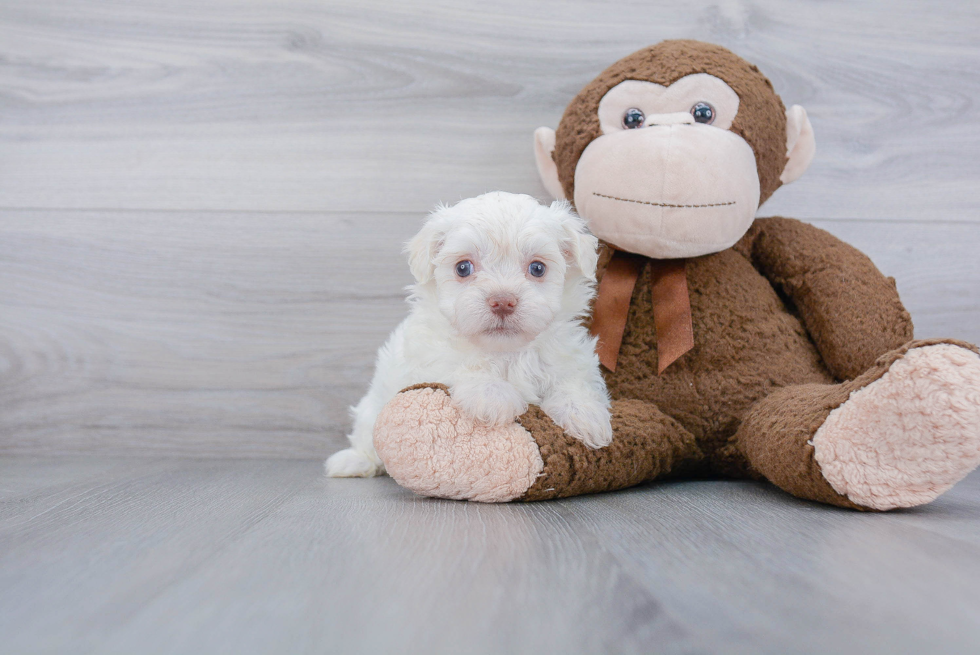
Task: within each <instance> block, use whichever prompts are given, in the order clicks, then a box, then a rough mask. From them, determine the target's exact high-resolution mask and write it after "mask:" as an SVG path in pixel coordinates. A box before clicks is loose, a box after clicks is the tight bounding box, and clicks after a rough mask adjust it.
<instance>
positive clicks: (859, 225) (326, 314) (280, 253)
mask: <svg viewBox="0 0 980 655" xmlns="http://www.w3.org/2000/svg"><path fill="white" fill-rule="evenodd" d="M978 30H980V3H978V2H976V0H959V1H948V2H935V3H925V2H917V1H909V0H898V1H881V2H865V1H861V2H856V1H853V0H836V1H825V2H800V1H799V0H760V1H754V2H741V1H738V0H723V1H720V2H704V3H692V2H689V1H684V2H679V1H678V2H655V3H654V2H633V1H630V0H620V1H616V2H587V1H584V0H570V1H569V0H546V1H542V2H517V1H511V0H506V1H503V2H494V3H487V2H437V1H435V0H424V1H418V2H416V1H412V2H378V1H374V0H368V1H364V0H360V1H355V0H349V1H348V2H339V1H334V0H306V1H304V0H275V1H274V0H265V1H260V0H194V1H193V2H191V1H189V0H186V1H185V0H180V1H172V2H166V3H161V2H151V1H150V0H116V1H112V0H98V1H92V0H86V1H81V0H3V1H2V2H0V454H26V453H33V454H44V453H69V452H80V451H96V452H102V453H114V454H133V453H159V454H179V455H223V456H263V455H274V456H283V457H310V456H315V457H321V456H324V455H326V454H328V453H329V452H330V451H332V450H333V449H334V448H336V447H338V446H339V445H340V444H341V440H342V435H343V434H344V432H345V430H346V429H347V427H348V419H347V415H346V406H347V405H349V404H350V403H352V402H354V401H356V400H357V398H358V397H359V395H360V394H361V393H362V392H363V391H364V388H365V386H366V384H367V380H368V377H369V375H370V372H371V367H372V363H373V361H372V360H373V356H374V351H375V349H376V348H377V347H378V345H380V343H381V342H382V340H383V339H384V337H385V335H386V334H387V333H388V331H389V330H390V329H391V328H392V327H393V326H394V325H395V324H396V323H397V322H398V320H399V319H400V317H401V316H402V315H403V312H404V307H403V304H402V300H401V299H402V296H403V293H402V288H403V287H404V285H405V284H407V283H408V282H409V281H410V276H409V274H408V271H407V267H406V266H405V264H404V262H403V260H402V257H401V255H400V254H399V250H400V246H401V243H402V242H403V241H404V240H405V239H406V238H408V237H409V236H410V235H411V234H412V233H413V232H414V231H415V229H416V228H417V226H418V225H419V223H420V221H421V220H422V218H423V217H424V215H425V213H426V212H427V211H428V210H430V209H431V208H432V207H433V206H434V205H435V204H436V203H437V202H439V201H445V202H452V201H455V200H457V199H460V198H463V197H467V196H471V195H475V194H477V193H481V192H483V191H488V190H493V189H503V190H508V191H516V192H526V193H531V194H534V195H537V196H539V197H541V198H544V197H545V192H544V189H543V188H542V187H541V185H540V183H539V182H538V180H537V176H536V173H535V169H534V160H533V155H532V150H531V134H532V132H533V130H534V128H536V127H538V126H539V125H550V126H556V125H557V122H558V120H559V118H560V116H561V113H562V110H563V109H564V106H565V104H566V103H567V102H568V101H569V100H570V99H571V98H572V96H573V95H574V94H575V92H576V91H577V90H578V89H579V88H580V87H581V86H582V85H583V84H585V83H586V82H588V81H589V80H590V79H591V78H592V77H593V76H594V75H595V74H596V73H598V72H599V71H600V70H601V69H603V68H604V67H605V66H606V65H608V64H609V63H611V62H613V61H614V60H616V59H617V58H619V57H621V56H623V55H625V54H628V53H630V52H632V51H634V50H636V49H638V48H640V47H643V46H645V45H649V44H651V43H654V42H656V41H659V40H661V39H666V38H682V37H683V38H698V39H702V40H707V41H712V42H716V43H719V44H722V45H725V46H727V47H729V48H732V49H733V50H735V51H736V52H737V53H739V54H741V55H742V56H744V57H745V58H747V59H749V60H750V61H752V62H754V63H756V64H758V65H759V66H760V67H761V69H762V70H763V72H765V73H766V74H767V75H768V76H769V77H770V78H771V79H772V81H773V83H774V85H775V86H776V89H777V90H778V91H779V93H780V94H781V95H782V97H783V99H784V101H785V102H786V103H787V104H792V103H799V104H802V105H804V106H805V107H806V108H807V110H808V112H809V114H810V117H811V120H812V122H813V125H814V128H815V131H816V134H817V141H818V152H817V157H816V161H815V162H814V164H813V166H812V167H811V169H810V171H809V172H808V173H807V174H806V175H805V176H804V177H803V178H802V179H800V180H799V181H798V182H796V183H794V184H793V185H791V186H788V187H786V188H783V189H781V190H780V191H779V192H777V194H776V196H775V197H774V198H773V199H772V200H771V201H770V202H769V203H768V204H767V205H765V206H764V207H763V208H762V210H761V212H760V214H761V215H770V214H782V215H787V216H794V217H797V218H804V219H808V220H811V221H812V222H814V223H815V224H817V225H818V226H820V227H823V228H825V229H828V230H830V231H832V232H834V233H835V234H837V235H839V236H840V237H842V238H844V239H845V240H847V241H849V242H851V243H853V244H854V245H856V246H857V247H859V248H861V249H863V250H864V251H866V252H867V253H868V254H869V255H870V256H871V257H872V258H873V259H874V261H875V262H876V263H877V264H878V266H879V268H881V269H882V270H883V271H884V272H885V273H887V274H889V275H893V276H894V277H895V278H897V280H898V286H899V290H900V291H901V293H902V294H903V298H904V299H905V302H906V305H907V306H908V307H909V309H910V311H911V312H912V315H913V318H914V319H915V321H916V326H917V335H918V336H921V337H929V336H954V337H959V338H963V339H968V340H972V341H980V258H978V257H977V254H976V251H977V247H978V246H980V215H978V209H980V183H978V182H980V172H978V168H977V160H978V156H980V102H977V99H978V98H980V37H978V36H977V34H978Z"/></svg>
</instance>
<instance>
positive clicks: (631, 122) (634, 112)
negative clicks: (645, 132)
mask: <svg viewBox="0 0 980 655" xmlns="http://www.w3.org/2000/svg"><path fill="white" fill-rule="evenodd" d="M645 118H646V116H644V115H643V112H642V111H640V110H639V109H637V108H636V107H630V108H629V109H627V110H626V113H625V114H623V127H625V128H626V129H627V130H635V129H636V128H638V127H643V119H645Z"/></svg>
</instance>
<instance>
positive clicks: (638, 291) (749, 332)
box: [525, 218, 912, 507]
mask: <svg viewBox="0 0 980 655" xmlns="http://www.w3.org/2000/svg"><path fill="white" fill-rule="evenodd" d="M608 259H609V251H608V249H607V250H605V251H604V252H603V256H602V259H601V261H600V275H601V273H602V271H603V270H604V265H605V263H606V262H608ZM802 261H813V262H818V265H817V266H810V267H808V268H807V271H809V272H806V273H804V272H803V271H802V270H794V267H802V264H801V263H800V262H802ZM687 270H688V287H689V290H690V294H691V313H692V318H693V323H694V348H693V349H692V350H691V351H689V352H688V353H686V354H685V355H683V356H682V357H681V358H680V359H679V360H678V361H677V362H675V363H674V364H672V365H671V366H670V367H668V368H667V370H666V371H664V372H663V373H662V374H660V375H658V374H657V334H656V328H655V326H654V320H653V306H652V304H651V301H650V277H649V272H648V271H646V270H645V271H644V272H643V273H641V275H640V278H639V280H638V281H637V284H636V287H635V289H634V292H633V298H632V300H631V301H630V312H629V318H628V319H627V325H626V332H625V333H624V335H623V345H622V348H621V350H620V354H619V365H618V366H617V368H616V371H615V372H607V373H606V382H607V384H608V386H609V391H610V394H611V395H612V397H613V399H614V401H615V402H614V410H615V413H616V414H617V416H618V415H620V414H621V413H622V410H621V407H624V406H623V405H621V404H622V403H623V402H629V403H630V404H629V405H627V406H625V407H629V408H630V410H631V411H630V413H629V418H630V428H629V434H634V433H636V434H641V435H644V436H643V439H646V440H647V441H648V442H655V443H654V444H653V445H651V444H650V443H646V444H645V445H643V446H642V447H638V446H636V445H635V444H633V443H632V441H633V439H632V438H631V437H629V436H628V437H627V443H625V444H623V445H622V447H625V448H628V449H633V450H634V451H636V452H638V453H639V454H640V457H638V458H637V459H633V458H632V455H631V456H630V457H622V458H620V457H616V455H615V453H613V452H610V453H609V454H608V455H606V456H605V461H603V462H602V463H601V464H596V467H595V468H596V470H595V471H594V472H592V473H590V475H597V474H598V470H599V469H602V473H601V475H597V478H598V479H597V480H596V481H595V483H594V484H592V485H590V486H589V488H588V490H599V489H602V488H610V486H608V483H609V482H613V485H612V486H613V487H620V486H626V485H625V484H620V481H624V480H626V479H627V478H629V477H630V476H631V475H635V476H639V477H640V479H639V480H638V481H643V480H649V479H653V478H654V477H657V476H658V475H662V474H663V473H666V472H667V471H669V470H670V469H671V468H672V466H673V464H674V463H675V462H677V461H680V460H682V459H683V460H686V461H684V465H685V469H686V471H687V472H689V473H693V474H698V475H722V476H725V477H753V478H758V477H763V476H764V477H765V478H767V479H769V480H771V481H772V482H774V483H776V484H777V485H779V486H780V487H782V488H783V489H785V490H787V491H789V492H790V493H794V494H795V495H798V496H802V497H805V498H811V499H813V500H820V501H822V502H826V503H831V504H835V505H840V506H844V507H856V506H855V505H854V503H852V502H851V501H849V500H848V499H847V498H845V497H843V496H840V495H839V494H837V493H836V492H835V491H834V490H833V489H832V488H831V487H830V485H829V484H828V483H827V482H826V480H824V479H823V477H822V475H821V474H820V472H819V468H818V467H817V466H816V463H815V462H813V457H812V446H809V445H808V444H807V441H808V439H809V438H810V437H812V436H813V434H814V433H815V432H816V430H817V428H819V427H820V425H821V424H822V423H823V420H824V419H826V417H827V415H828V414H829V413H830V411H832V410H833V409H835V408H836V407H838V406H839V405H841V404H842V403H843V402H844V401H845V400H847V397H848V395H849V394H850V392H851V391H853V390H854V389H856V388H860V387H861V386H864V385H867V384H869V383H870V382H872V381H873V380H874V379H877V378H878V377H880V376H881V375H882V374H884V372H885V371H886V370H887V366H888V365H889V364H890V363H891V362H892V361H893V359H891V360H886V361H885V363H884V364H883V365H882V366H879V367H878V368H875V369H873V372H868V373H866V374H865V375H864V376H862V377H861V378H860V379H859V380H857V381H855V382H853V383H848V384H843V385H841V384H838V383H839V382H841V381H844V380H847V379H848V378H850V377H853V376H852V375H851V371H852V370H853V369H856V368H858V369H860V371H861V372H864V371H865V370H867V369H868V368H869V367H871V366H872V365H873V364H874V362H875V360H876V359H878V358H879V357H880V356H882V355H885V354H886V353H888V352H889V351H893V350H895V349H900V348H902V346H903V345H904V344H906V343H907V342H909V340H910V339H911V338H912V322H911V319H910V317H909V315H908V312H906V311H905V309H904V308H903V307H902V304H901V301H900V300H899V298H898V294H897V292H896V291H895V286H894V281H892V280H890V279H888V278H886V277H884V276H883V275H881V273H880V272H878V270H877V268H875V266H874V264H872V263H871V260H869V259H868V258H867V257H866V256H865V255H863V254H861V253H860V252H859V251H858V250H856V249H854V248H852V247H850V246H848V245H847V244H844V243H842V242H841V241H839V240H837V239H836V238H835V237H833V236H832V235H831V234H829V233H827V232H825V231H823V230H820V229H818V228H815V227H813V226H811V225H808V224H806V223H801V222H799V221H795V220H792V219H786V218H767V219H758V220H757V221H756V223H755V224H754V225H753V227H752V229H750V230H749V232H748V233H747V234H746V235H745V236H744V237H743V238H742V240H741V241H740V242H739V243H738V244H736V246H735V247H734V248H731V249H728V250H724V251H722V252H719V253H714V254H711V255H705V256H703V257H696V258H692V259H690V260H688V263H687ZM767 275H772V276H773V278H774V279H772V280H770V279H768V278H767V277H766V276H767ZM842 279H846V280H848V281H850V282H851V283H852V284H853V288H854V290H855V291H854V292H853V293H851V292H848V291H847V290H846V289H842V288H841V287H842V286H844V285H841V283H840V281H841V280H842ZM777 289H778V290H779V291H777ZM780 292H782V295H781V294H780ZM830 303H833V307H834V310H835V312H836V313H835V314H834V315H836V316H838V317H853V318H854V320H849V321H837V322H833V321H831V322H828V321H824V320H821V318H822V316H823V314H821V313H819V311H818V310H817V309H814V308H819V307H826V306H828V305H829V304H830ZM797 308H800V309H799V311H798V310H797ZM869 326H870V327H869ZM906 347H907V346H906ZM896 352H904V350H901V351H899V350H896ZM869 376H870V377H869ZM637 401H639V403H638V402H637ZM666 417H670V418H673V419H674V420H675V421H676V422H677V425H676V426H675V425H674V424H673V423H671V422H670V421H669V420H665V419H666ZM644 425H645V426H646V427H645V428H644V427H643V426H644ZM525 427H528V428H529V430H530V431H531V433H532V434H533V435H534V438H535V440H536V441H537V442H538V444H539V446H541V447H542V457H543V458H545V475H552V466H553V464H552V462H558V463H561V462H563V459H562V458H563V457H566V458H568V459H571V460H572V461H573V464H571V465H568V464H563V463H562V464H560V465H559V466H561V467H564V468H570V469H571V470H573V471H575V472H576V473H577V475H578V477H587V476H586V473H585V470H584V468H587V467H583V466H582V465H581V464H578V465H577V466H576V463H577V462H579V461H580V460H582V459H583V455H582V454H580V453H578V452H577V450H584V449H583V448H579V449H576V448H575V445H574V444H569V443H562V442H561V440H558V439H557V438H556V437H554V435H551V434H550V432H557V429H555V428H553V427H552V428H551V429H550V431H549V430H548V429H545V428H544V427H543V426H538V425H537V424H535V426H534V427H533V428H531V427H530V426H528V425H525ZM619 430H620V425H617V424H614V432H615V434H616V439H615V440H614V442H613V443H614V445H616V444H617V443H618V442H619V440H620V436H621V435H620V432H619ZM688 435H690V437H693V440H694V444H691V443H690V437H688ZM563 439H564V440H565V441H570V439H569V438H568V437H563ZM643 439H641V440H640V441H642V440H643ZM551 442H556V443H555V445H554V446H552V445H551ZM676 443H680V444H684V445H685V446H684V448H682V449H680V450H676V449H674V450H671V448H673V447H674V444H676ZM544 444H547V447H549V448H551V449H552V450H553V451H554V454H553V455H552V454H551V451H549V457H545V449H544ZM657 450H661V451H667V452H669V453H670V455H671V456H670V457H666V458H665V460H664V464H662V465H660V466H654V465H651V464H650V463H648V462H646V461H645V460H644V457H646V452H656V451H657ZM566 452H568V453H572V454H568V455H563V453H566ZM592 459H593V460H598V459H599V458H598V457H596V456H595V455H593V456H592ZM637 462H638V463H637ZM617 466H618V467H619V470H618V471H617V470H615V469H616V467H617ZM634 466H638V467H639V470H635V471H634V469H633V468H632V467H634ZM556 468H558V467H556ZM555 475H556V477H557V478H558V479H560V480H562V481H567V480H569V479H574V476H573V475H571V474H565V473H561V474H555ZM633 483H634V484H635V482H633ZM603 485H606V486H603ZM573 486H574V487H575V488H576V491H572V492H568V491H567V490H565V489H564V488H563V487H562V484H556V483H554V481H551V480H550V479H549V481H548V482H547V483H544V482H542V483H541V484H536V485H535V487H534V489H532V490H530V491H529V492H528V494H526V497H527V498H528V499H532V498H533V499H537V498H541V497H543V496H544V494H543V489H545V488H552V487H553V488H555V489H559V490H561V493H560V494H558V495H570V493H582V491H583V490H578V488H579V487H583V484H582V483H581V482H577V483H576V484H574V485H573Z"/></svg>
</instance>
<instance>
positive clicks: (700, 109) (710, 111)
mask: <svg viewBox="0 0 980 655" xmlns="http://www.w3.org/2000/svg"><path fill="white" fill-rule="evenodd" d="M691 116H694V122H695V123H704V124H705V125H710V124H711V123H712V121H714V120H715V108H714V107H712V106H711V105H709V104H708V103H706V102H699V103H698V104H696V105H694V106H693V107H691Z"/></svg>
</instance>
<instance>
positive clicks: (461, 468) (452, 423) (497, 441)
mask: <svg viewBox="0 0 980 655" xmlns="http://www.w3.org/2000/svg"><path fill="white" fill-rule="evenodd" d="M374 448H375V450H377V452H378V456H379V457H381V461H383V462H384V464H385V468H386V469H387V471H388V475H390V476H391V477H392V478H394V479H395V481H396V482H397V483H398V484H400V485H401V486H403V487H405V488H406V489H410V490H412V491H414V492H415V493H417V494H421V495H423V496H434V497H437V498H452V499H455V500H476V501H480V502H485V503H498V502H506V501H509V500H514V499H516V498H519V497H520V496H521V495H523V494H524V492H526V491H527V490H528V489H529V488H530V487H531V485H532V484H534V481H535V480H536V479H537V477H538V475H539V474H540V473H541V470H542V468H543V467H544V463H543V462H542V460H541V454H540V453H539V452H538V447H537V445H535V443H534V439H533V438H532V437H531V434H530V433H529V432H528V431H527V430H525V429H524V428H523V427H521V426H520V425H519V424H517V423H511V424H509V425H506V426H503V427H489V426H486V425H483V424H480V423H477V422H475V421H473V420H472V419H470V418H468V417H466V416H464V415H463V414H461V413H460V411H459V410H458V409H457V408H456V406H455V405H453V403H452V399H451V398H450V397H449V393H448V392H447V390H446V388H445V387H444V386H442V385H417V386H416V387H410V388H409V389H406V390H405V391H402V392H401V393H399V394H398V395H397V396H395V398H394V399H392V400H391V402H389V403H388V404H387V405H385V407H384V409H383V410H382V411H381V414H380V415H379V416H378V420H377V422H376V423H375V427H374Z"/></svg>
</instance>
